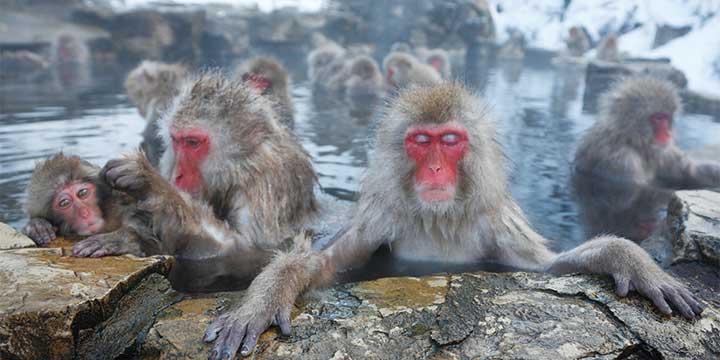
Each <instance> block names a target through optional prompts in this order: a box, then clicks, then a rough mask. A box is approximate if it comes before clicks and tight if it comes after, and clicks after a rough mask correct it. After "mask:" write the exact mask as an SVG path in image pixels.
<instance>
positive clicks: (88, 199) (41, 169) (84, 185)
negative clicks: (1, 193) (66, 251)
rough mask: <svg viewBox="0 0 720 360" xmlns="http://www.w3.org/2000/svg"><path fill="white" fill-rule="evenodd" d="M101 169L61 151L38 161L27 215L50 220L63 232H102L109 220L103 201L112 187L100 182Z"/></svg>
mask: <svg viewBox="0 0 720 360" xmlns="http://www.w3.org/2000/svg"><path fill="white" fill-rule="evenodd" d="M99 171H100V169H99V168H98V167H97V166H95V165H92V164H90V163H88V162H87V161H84V160H82V159H80V158H79V157H77V156H65V155H63V154H62V153H60V154H57V155H54V156H53V157H51V158H49V159H47V160H44V161H42V162H40V163H38V164H37V165H36V166H35V170H34V171H33V175H32V177H31V178H30V184H29V185H28V199H27V203H26V206H25V207H26V210H27V212H28V215H30V217H31V218H34V217H41V218H44V219H48V220H49V221H50V222H51V223H52V224H53V225H55V226H57V227H58V232H59V233H60V234H63V235H71V234H75V235H81V236H87V235H93V234H98V233H100V232H102V230H103V229H104V227H105V223H106V222H105V219H104V217H103V209H102V204H103V203H104V202H105V199H107V198H108V197H109V193H110V190H109V189H108V188H107V186H105V185H104V184H102V183H101V182H100V181H98V178H97V175H98V172H99Z"/></svg>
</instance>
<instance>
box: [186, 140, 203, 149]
mask: <svg viewBox="0 0 720 360" xmlns="http://www.w3.org/2000/svg"><path fill="white" fill-rule="evenodd" d="M185 146H188V147H191V148H193V149H196V148H197V147H198V146H200V140H198V139H196V138H186V139H185Z"/></svg>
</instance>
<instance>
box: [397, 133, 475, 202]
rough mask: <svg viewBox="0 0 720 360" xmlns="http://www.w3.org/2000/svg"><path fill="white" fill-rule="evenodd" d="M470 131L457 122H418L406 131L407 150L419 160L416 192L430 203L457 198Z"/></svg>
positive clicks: (416, 162) (417, 161) (411, 156)
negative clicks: (440, 123)
mask: <svg viewBox="0 0 720 360" xmlns="http://www.w3.org/2000/svg"><path fill="white" fill-rule="evenodd" d="M468 142H469V137H468V133H467V131H466V130H465V129H464V128H463V127H461V126H459V125H455V124H442V125H417V126H412V127H410V128H409V129H408V130H407V132H406V133H405V152H406V153H407V155H408V157H409V158H410V159H411V160H412V161H413V162H415V191H416V192H417V194H418V196H419V197H420V199H421V200H422V201H424V202H427V203H434V202H444V201H450V200H452V199H453V198H454V197H455V189H456V187H457V181H458V163H459V162H460V160H462V158H463V157H464V156H465V153H466V152H467V149H468Z"/></svg>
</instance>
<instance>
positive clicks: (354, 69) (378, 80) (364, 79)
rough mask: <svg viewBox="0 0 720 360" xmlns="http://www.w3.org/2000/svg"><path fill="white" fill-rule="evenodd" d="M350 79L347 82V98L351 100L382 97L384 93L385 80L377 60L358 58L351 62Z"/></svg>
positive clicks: (366, 57) (367, 57)
mask: <svg viewBox="0 0 720 360" xmlns="http://www.w3.org/2000/svg"><path fill="white" fill-rule="evenodd" d="M349 67H350V77H349V78H348V79H347V80H346V81H345V88H346V90H347V92H346V96H347V97H348V98H349V99H354V98H361V97H380V96H381V94H382V92H383V78H382V74H381V73H380V68H379V67H378V64H377V62H376V61H375V59H373V58H371V57H370V56H358V57H356V58H354V59H352V60H351V62H350V65H349Z"/></svg>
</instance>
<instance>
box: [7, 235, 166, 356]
mask: <svg viewBox="0 0 720 360" xmlns="http://www.w3.org/2000/svg"><path fill="white" fill-rule="evenodd" d="M170 264H171V262H170V260H169V259H168V258H164V257H156V258H145V259H140V258H134V257H107V258H102V259H79V258H73V257H69V256H66V255H64V250H63V249H61V248H54V249H19V250H6V251H0V293H1V294H2V296H1V297H0V358H2V359H74V358H80V359H84V358H91V359H99V358H104V359H112V358H115V357H117V356H119V355H121V354H123V352H124V351H125V349H126V348H127V347H128V346H130V345H131V344H133V343H134V341H135V339H136V337H137V336H138V334H140V333H141V332H143V331H144V330H146V328H147V327H148V326H149V325H150V323H151V321H152V317H153V315H154V313H155V312H156V311H157V310H158V309H160V308H162V307H164V306H167V305H168V304H169V303H171V302H173V301H175V297H176V293H175V292H173V291H172V290H171V289H170V284H169V282H168V281H167V280H166V279H165V275H166V274H167V272H168V270H169V268H170Z"/></svg>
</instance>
